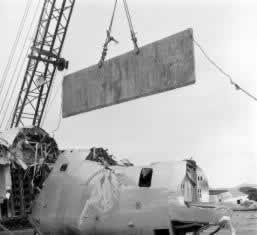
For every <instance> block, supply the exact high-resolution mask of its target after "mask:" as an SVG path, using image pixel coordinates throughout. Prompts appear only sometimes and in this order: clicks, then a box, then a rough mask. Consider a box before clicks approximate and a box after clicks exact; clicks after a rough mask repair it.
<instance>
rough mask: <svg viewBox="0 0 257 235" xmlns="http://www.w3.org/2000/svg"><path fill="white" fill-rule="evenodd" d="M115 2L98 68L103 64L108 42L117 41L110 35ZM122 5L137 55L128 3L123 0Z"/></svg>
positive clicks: (135, 39) (137, 50)
mask: <svg viewBox="0 0 257 235" xmlns="http://www.w3.org/2000/svg"><path fill="white" fill-rule="evenodd" d="M117 2H118V1H117V0H115V2H114V7H113V12H112V17H111V21H110V24H109V28H108V30H107V31H106V39H105V43H104V46H103V51H102V54H101V58H100V61H99V62H98V68H101V67H102V66H103V63H104V60H105V57H106V55H107V51H108V44H109V43H110V42H111V41H114V42H116V43H118V41H117V40H116V39H115V38H114V37H113V36H111V30H112V25H113V21H114V16H115V11H116V7H117ZM123 6H124V10H125V13H126V17H127V20H128V24H129V29H130V34H131V39H132V42H133V45H134V50H135V53H136V55H137V54H139V47H138V45H137V38H136V34H135V31H134V28H133V24H132V20H131V16H130V13H129V8H128V4H127V1H126V0H123Z"/></svg>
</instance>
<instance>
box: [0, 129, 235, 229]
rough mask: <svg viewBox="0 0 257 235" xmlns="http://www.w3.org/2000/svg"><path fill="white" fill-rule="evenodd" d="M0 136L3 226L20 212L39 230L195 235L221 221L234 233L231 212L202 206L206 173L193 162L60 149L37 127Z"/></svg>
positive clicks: (205, 201)
mask: <svg viewBox="0 0 257 235" xmlns="http://www.w3.org/2000/svg"><path fill="white" fill-rule="evenodd" d="M0 141H1V142H0V149H1V152H0V153H1V158H0V163H1V174H2V177H1V180H2V184H1V195H0V196H1V209H2V210H1V213H2V218H3V217H5V218H6V220H2V221H3V222H2V224H3V225H5V226H7V227H8V226H9V228H10V227H11V228H10V229H12V226H14V227H15V225H13V224H12V225H10V224H8V219H7V218H8V215H15V216H17V217H19V216H20V217H22V216H24V220H19V223H28V224H27V225H24V224H23V225H22V226H23V228H24V227H26V226H27V227H30V226H32V227H34V228H35V229H36V231H38V232H39V234H120V233H123V232H125V231H127V232H129V231H130V232H133V231H134V232H137V231H138V232H140V233H141V234H152V232H154V234H186V233H187V232H194V233H195V234H200V232H201V231H204V230H206V229H211V228H212V229H211V230H212V231H213V232H214V233H215V231H216V232H217V231H218V230H220V229H221V228H222V227H226V226H227V227H228V228H229V229H230V230H231V232H232V233H234V229H233V227H232V225H231V222H230V218H229V216H230V215H231V211H230V210H228V209H227V208H225V207H222V206H215V205H214V204H210V203H208V201H209V186H208V181H207V178H206V176H205V174H204V172H203V170H202V169H201V168H200V167H199V166H198V165H197V164H196V162H195V161H193V160H185V161H178V162H166V163H154V164H151V165H149V166H134V165H133V164H132V163H131V162H129V161H128V160H126V159H124V160H121V161H118V160H116V159H115V158H114V157H113V156H112V155H110V154H108V152H107V150H105V149H103V148H92V149H90V150H64V151H60V150H59V149H58V146H57V144H56V142H55V140H54V139H53V138H52V137H50V136H49V135H48V134H47V133H46V132H45V131H44V130H42V129H41V128H38V127H31V128H16V129H11V130H10V131H7V132H4V133H1V135H0ZM10 195H12V196H11V197H10ZM25 218H28V220H26V219H25ZM28 221H29V222H28ZM16 226H18V225H16ZM93 231H97V232H96V233H94V232H93ZM214 233H212V234H214ZM133 234H134V233H133ZM135 234H136V233H135Z"/></svg>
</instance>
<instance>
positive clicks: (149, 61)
mask: <svg viewBox="0 0 257 235" xmlns="http://www.w3.org/2000/svg"><path fill="white" fill-rule="evenodd" d="M192 38H193V32H192V30H191V29H188V30H185V31H182V32H180V33H178V34H175V35H173V36H170V37H167V38H164V39H162V40H159V41H156V42H154V43H151V44H148V45H146V46H143V47H141V48H140V53H139V54H138V55H136V54H135V53H134V52H133V51H130V52H128V53H125V54H123V55H120V56H117V57H115V58H112V59H110V60H107V61H105V63H104V65H103V67H101V68H98V65H94V66H91V67H88V68H86V69H82V70H80V71H78V72H75V73H72V74H69V75H67V76H65V77H64V80H63V107H62V111H63V117H69V116H72V115H75V114H79V113H83V112H88V111H91V110H94V109H100V108H104V107H106V106H110V105H114V104H118V103H122V102H125V101H129V100H134V99H137V98H140V97H144V96H148V95H153V94H156V93H160V92H164V91H168V90H172V89H176V88H179V87H183V86H187V85H190V84H193V83H194V82H195V63H194V50H193V40H192Z"/></svg>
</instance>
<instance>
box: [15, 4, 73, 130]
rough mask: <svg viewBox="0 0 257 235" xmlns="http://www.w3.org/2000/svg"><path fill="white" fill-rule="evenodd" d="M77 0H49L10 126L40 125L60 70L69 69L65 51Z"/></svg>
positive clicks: (33, 45) (44, 9)
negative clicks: (63, 54)
mask: <svg viewBox="0 0 257 235" xmlns="http://www.w3.org/2000/svg"><path fill="white" fill-rule="evenodd" d="M74 3H75V0H45V1H44V3H43V7H42V11H41V14H40V17H39V22H38V26H37V30H36V34H35V37H34V39H33V44H32V47H31V50H30V53H29V55H28V63H27V67H26V71H25V74H24V78H23V82H22V85H21V88H20V91H19V96H18V100H17V103H16V105H15V109H14V112H13V116H12V119H11V126H10V127H19V126H25V125H33V126H40V123H41V121H42V116H43V114H44V111H45V107H46V104H47V99H48V97H49V92H50V89H51V86H52V83H53V79H54V76H55V73H56V70H59V71H62V70H64V69H67V68H68V61H66V60H65V59H64V58H62V57H61V52H62V48H63V44H64V40H65V36H66V33H67V29H68V25H69V22H70V18H71V14H72V10H73V7H74Z"/></svg>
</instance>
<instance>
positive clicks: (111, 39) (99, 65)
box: [98, 0, 118, 68]
mask: <svg viewBox="0 0 257 235" xmlns="http://www.w3.org/2000/svg"><path fill="white" fill-rule="evenodd" d="M117 2H118V0H115V2H114V7H113V11H112V17H111V21H110V24H109V28H108V30H107V31H106V39H105V42H104V45H103V51H102V54H101V58H100V61H99V62H98V67H99V68H101V67H102V66H103V63H104V60H105V57H106V55H107V51H108V44H109V43H110V42H111V41H114V42H116V43H118V41H117V40H115V39H114V37H112V36H111V31H112V25H113V20H114V16H115V11H116V7H117Z"/></svg>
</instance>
